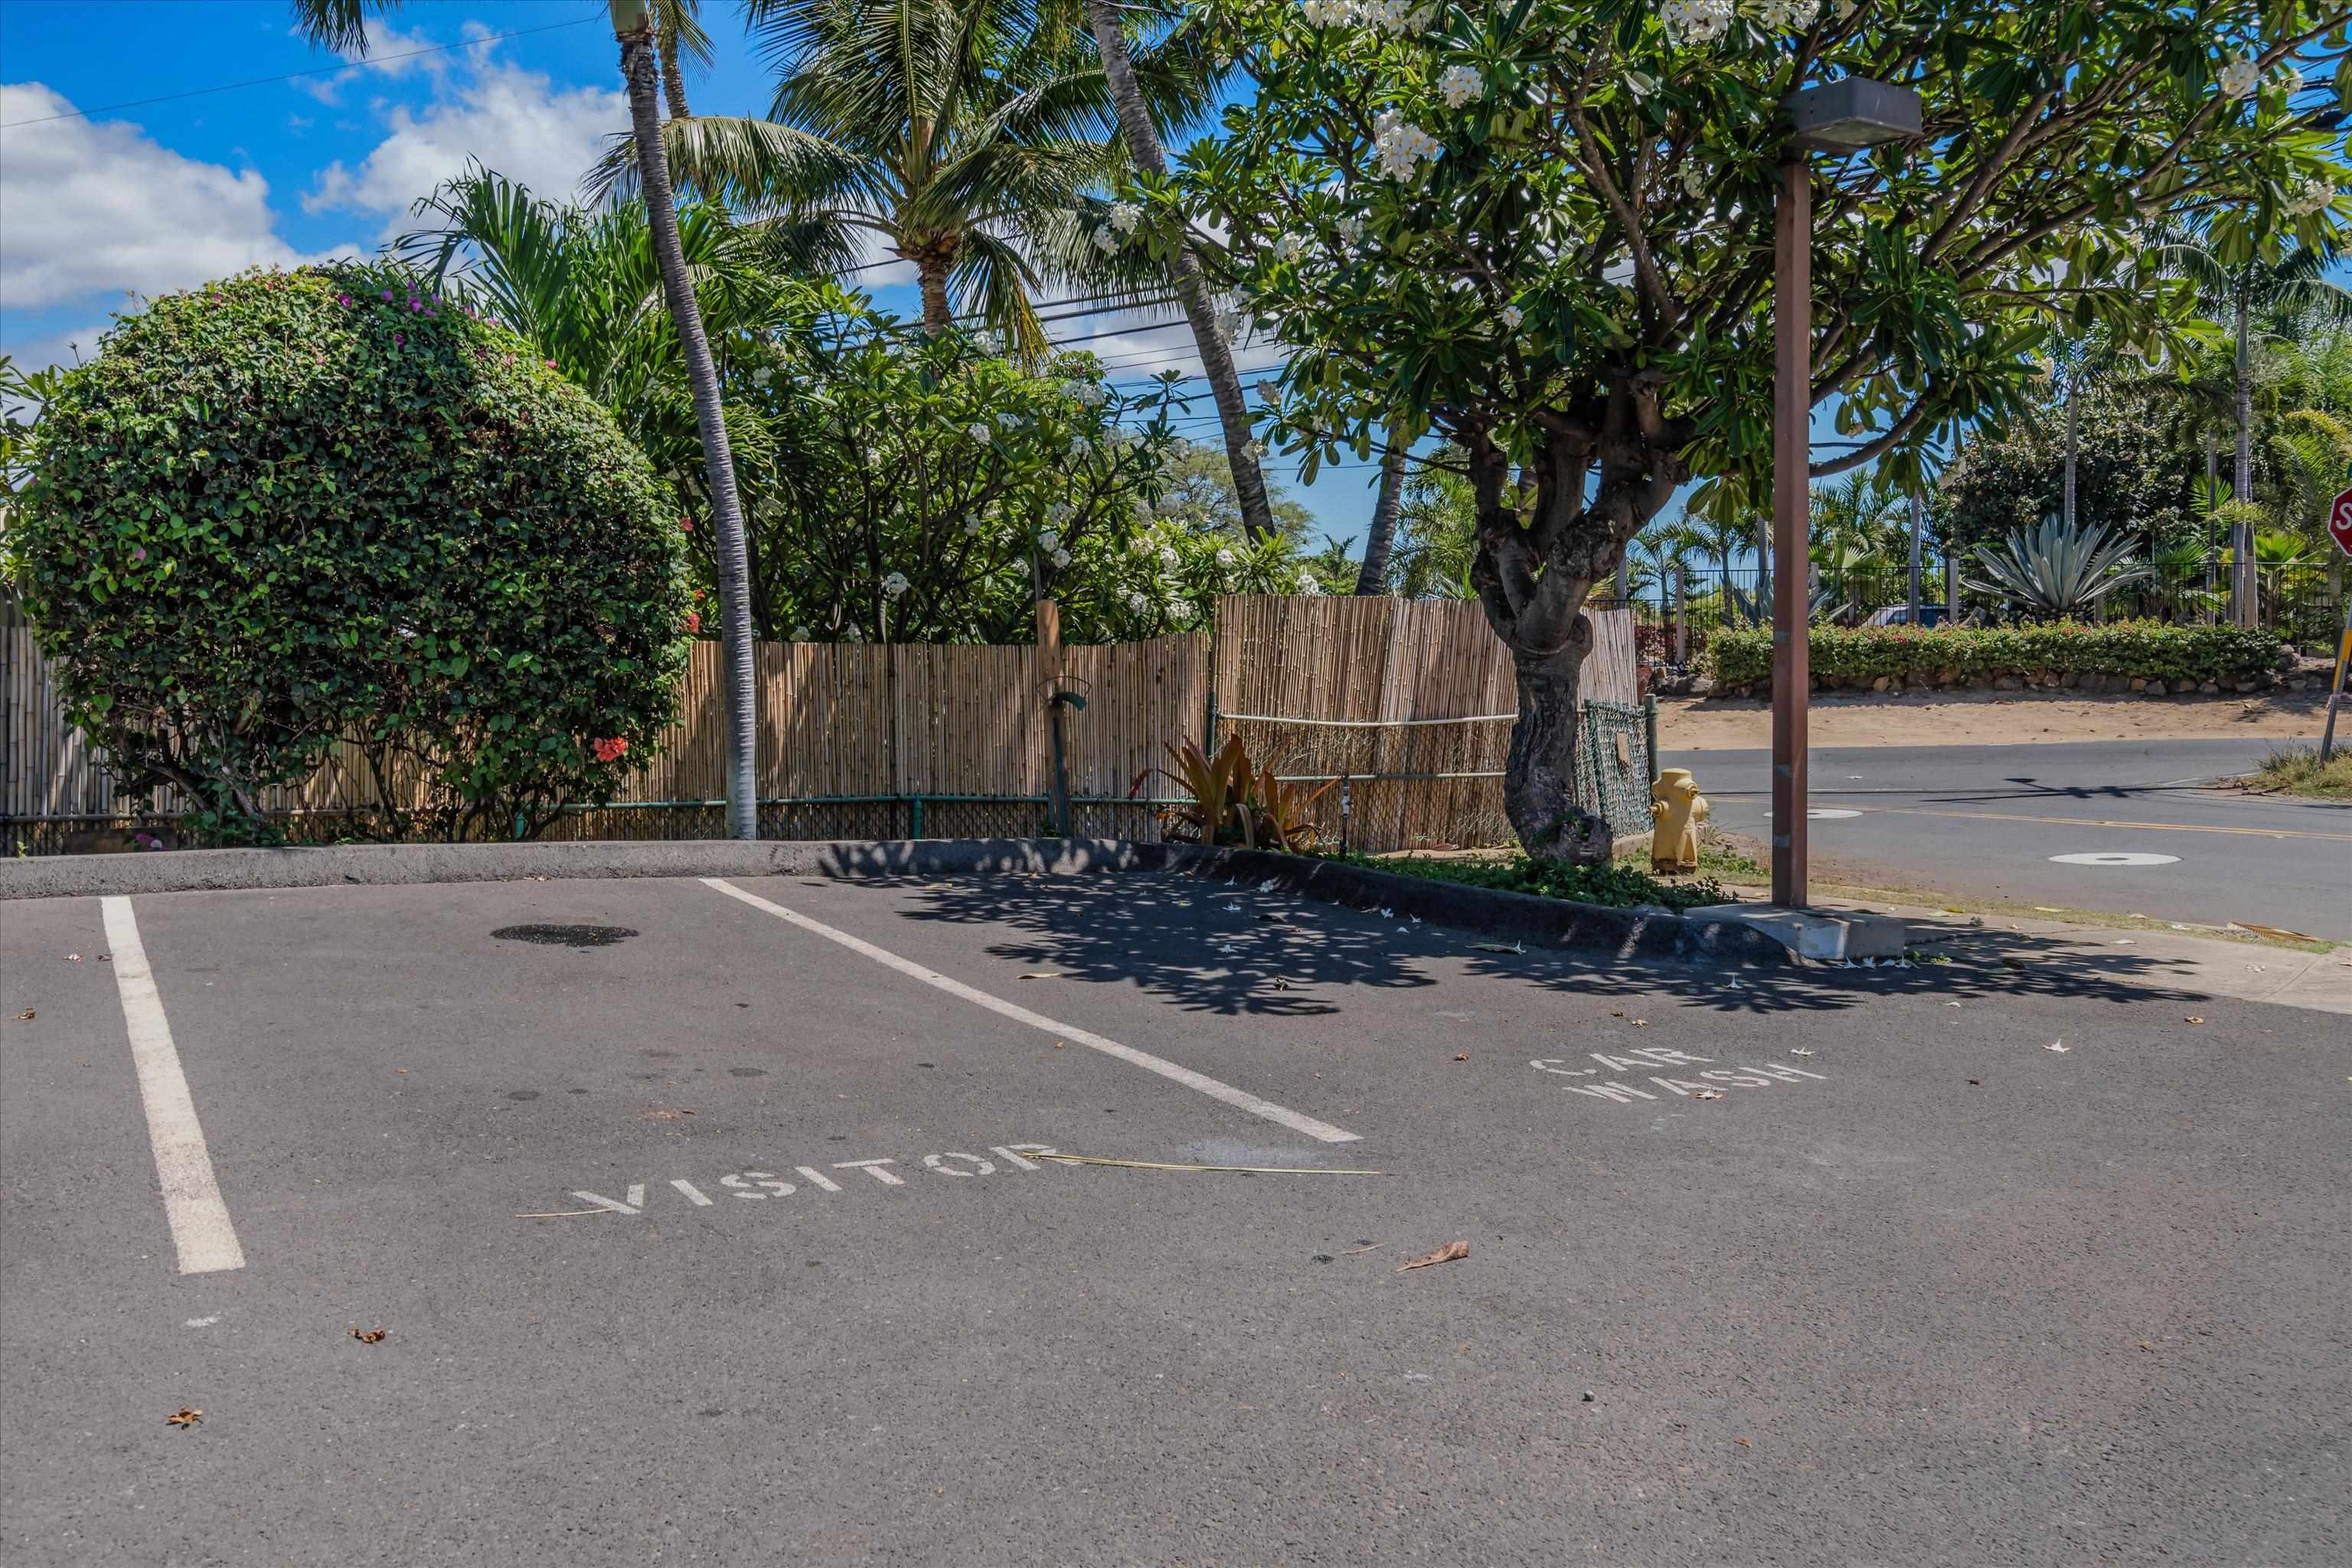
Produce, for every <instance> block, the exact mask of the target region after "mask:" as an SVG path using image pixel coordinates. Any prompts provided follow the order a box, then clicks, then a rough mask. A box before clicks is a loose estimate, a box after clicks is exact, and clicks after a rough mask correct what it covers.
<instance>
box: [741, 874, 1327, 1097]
mask: <svg viewBox="0 0 2352 1568" xmlns="http://www.w3.org/2000/svg"><path fill="white" fill-rule="evenodd" d="M702 881H703V884H704V885H705V886H706V887H710V888H716V889H718V890H719V891H720V892H722V893H724V894H726V895H727V896H728V897H729V898H730V899H735V900H740V902H743V903H747V904H749V905H751V907H752V908H753V909H755V910H766V911H767V912H768V913H770V914H772V915H773V916H775V917H776V918H777V919H778V920H781V921H790V922H791V923H792V924H793V925H796V926H798V927H800V928H801V929H802V930H803V931H808V932H811V933H812V934H814V935H816V936H821V937H823V938H824V939H825V940H826V941H827V942H839V943H840V944H841V945H842V946H844V947H845V948H847V949H849V951H850V952H855V953H859V954H862V955H864V956H865V957H867V958H870V959H872V960H873V961H874V962H875V963H879V964H883V965H886V966H887V967H888V968H891V969H895V970H897V971H898V973H901V974H904V975H907V976H908V977H909V978H911V979H915V980H919V981H921V982H922V983H923V984H926V985H929V986H934V987H936V988H938V989H939V990H941V991H944V992H946V993H947V994H950V996H961V997H962V998H963V999H964V1000H965V1001H967V1002H970V1003H972V1004H973V1005H977V1006H982V1007H985V1008H987V1009H988V1010H989V1011H990V1012H992V1013H996V1014H1000V1015H1002V1016H1004V1017H1007V1018H1010V1019H1012V1020H1013V1022H1015V1023H1017V1024H1026V1025H1028V1026H1030V1027H1031V1028H1033V1029H1042V1030H1044V1031H1045V1033H1047V1034H1049V1035H1052V1036H1053V1037H1055V1038H1056V1039H1060V1040H1066V1041H1068V1042H1070V1043H1071V1044H1073V1045H1080V1046H1084V1047H1087V1049H1088V1050H1093V1051H1100V1052H1101V1053H1102V1054H1103V1055H1105V1056H1107V1057H1117V1058H1118V1059H1119V1060H1120V1061H1123V1062H1129V1063H1131V1064H1133V1065H1134V1066H1136V1067H1139V1068H1143V1069H1144V1070H1145V1071H1146V1072H1154V1073H1158V1074H1159V1075H1160V1077H1161V1078H1164V1079H1170V1080H1171V1081H1172V1082H1175V1083H1181V1084H1182V1085H1183V1086H1184V1087H1185V1088H1187V1089H1197V1090H1199V1091H1200V1092H1201V1093H1202V1094H1205V1095H1207V1096H1208V1097H1209V1098H1210V1099H1212V1100H1223V1102H1224V1103H1225V1104H1227V1105H1230V1106H1233V1107H1234V1108H1235V1109H1236V1110H1246V1111H1248V1112H1249V1113H1250V1114H1251V1115H1252V1116H1262V1117H1264V1118H1265V1120H1266V1121H1276V1122H1279V1123H1281V1124H1282V1125H1283V1126H1285V1127H1287V1128H1289V1129H1290V1130H1291V1131H1294V1132H1304V1133H1305V1134H1307V1136H1308V1137H1309V1138H1315V1139H1319V1140H1320V1141H1322V1142H1326V1143H1353V1142H1356V1141H1357V1138H1358V1134H1356V1133H1353V1132H1350V1131H1348V1130H1347V1129H1346V1128H1344V1127H1334V1126H1332V1125H1331V1123H1329V1122H1328V1121H1317V1120H1316V1119H1315V1118H1314V1117H1312V1116H1307V1115H1305V1114H1303V1113H1302V1112H1299V1111H1296V1110H1290V1109H1289V1108H1287V1107H1286V1106H1280V1105H1276V1104H1275V1103H1274V1102H1273V1101H1272V1100H1260V1099H1259V1098H1258V1097H1257V1096H1256V1095H1254V1094H1252V1093H1250V1092H1249V1091H1248V1090H1246V1089H1235V1088H1234V1086H1233V1085H1232V1084H1229V1083H1221V1082H1219V1081H1218V1080H1217V1079H1213V1078H1211V1077H1209V1076H1208V1075H1207V1074H1206V1073H1198V1072H1194V1071H1193V1070H1192V1068H1188V1067H1179V1066H1178V1065H1177V1064H1176V1063H1174V1062H1171V1061H1169V1060H1168V1059H1167V1058H1163V1057H1155V1056H1153V1055H1152V1054H1151V1053H1150V1052H1149V1051H1139V1050H1137V1049H1136V1048H1135V1047H1132V1046H1122V1045H1120V1044H1119V1043H1118V1041H1117V1040H1113V1039H1108V1038H1105V1037H1103V1036H1101V1035H1097V1034H1095V1033H1094V1032H1093V1031H1091V1030H1087V1029H1081V1028H1078V1027H1077V1026H1075V1025H1071V1024H1065V1023H1061V1022H1059V1021H1057V1020H1055V1019H1053V1018H1048V1017H1046V1016H1045V1015H1044V1014H1043V1013H1033V1012H1031V1011H1030V1010H1029V1009H1028V1008H1026V1007H1024V1006H1021V1005H1019V1004H1017V1003H1013V1002H1007V1001H1006V1000H1004V999H1003V997H1001V996H992V995H990V994H988V993H987V992H985V991H981V990H976V989H974V988H973V987H971V986H970V985H966V984H964V983H963V982H962V981H961V980H951V979H950V978H949V977H948V976H946V975H944V974H941V973H939V972H938V971H937V970H935V969H926V968H924V967H923V966H922V965H921V964H919V963H915V962H914V961H913V960H911V959H905V958H901V957H899V956H898V954H897V953H895V952H888V951H887V950H885V949H883V948H879V947H877V946H875V945H874V944H873V943H872V942H866V941H863V940H861V939H859V938H857V937H854V936H852V935H850V934H849V933H848V932H847V931H835V929H834V928H833V927H831V926H829V925H826V924H825V923H824V921H814V920H811V919H810V918H809V917H808V916H806V915H804V914H802V913H800V912H799V911H798V910H788V909H786V908H784V906H783V905H782V904H779V903H772V902H771V901H770V900H766V899H763V898H761V897H760V896H759V895H758V894H757V893H747V892H745V891H744V890H743V889H740V888H739V887H736V886H735V885H734V884H733V883H731V882H729V881H728V880H726V879H724V878H720V877H705V878H703V879H702Z"/></svg>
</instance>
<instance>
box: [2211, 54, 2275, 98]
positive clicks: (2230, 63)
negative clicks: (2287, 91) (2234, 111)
mask: <svg viewBox="0 0 2352 1568" xmlns="http://www.w3.org/2000/svg"><path fill="white" fill-rule="evenodd" d="M2262 79H2263V76H2262V72H2261V71H2260V70H2258V69H2257V68H2255V66H2254V62H2253V61H2252V60H2250V59H2248V58H2246V57H2245V56H2243V55H2231V57H2230V58H2228V59H2227V60H2225V61H2223V62H2222V65H2221V70H2220V72H2219V73H2217V75H2216V76H2215V80H2216V81H2217V82H2219V83H2220V85H2221V96H2222V97H2223V98H2243V97H2245V96H2246V95H2247V94H2248V93H2250V92H2252V91H2253V90H2254V88H2255V85H2256V84H2257V83H2259V82H2260V81H2261V80H2262Z"/></svg>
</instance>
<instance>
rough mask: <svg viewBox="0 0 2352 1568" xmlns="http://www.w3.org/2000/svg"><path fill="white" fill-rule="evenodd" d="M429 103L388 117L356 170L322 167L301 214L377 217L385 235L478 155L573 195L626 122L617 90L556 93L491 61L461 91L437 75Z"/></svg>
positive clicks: (547, 192) (553, 191)
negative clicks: (339, 212)
mask: <svg viewBox="0 0 2352 1568" xmlns="http://www.w3.org/2000/svg"><path fill="white" fill-rule="evenodd" d="M385 122H386V124H387V125H389V126H390V128H391V132H392V133H391V134H390V135H389V136H387V137H386V138H385V139H384V140H383V142H380V143H379V144H378V145H377V146H376V148H375V150H374V151H373V152H372V153H369V154H368V155H367V156H366V157H365V158H363V159H362V160H361V162H360V163H359V166H358V167H357V168H355V169H354V168H351V167H348V166H346V165H345V164H344V163H342V162H341V161H340V160H338V161H337V162H335V163H331V164H329V165H328V166H327V167H326V168H325V169H323V170H321V171H320V174H319V177H318V181H317V183H316V184H314V185H313V186H312V187H311V189H310V192H309V194H308V195H304V196H303V198H302V210H303V211H305V212H310V213H318V212H324V211H328V210H331V209H343V210H348V211H352V212H359V213H366V214H373V215H380V216H383V217H384V218H385V219H386V227H385V230H384V232H385V234H386V235H387V236H389V235H391V234H394V233H397V232H398V231H399V230H400V229H401V228H403V227H404V226H405V222H406V216H407V212H408V208H409V205H410V204H411V203H413V202H415V200H416V199H417V198H418V197H419V196H422V195H427V194H428V193H430V192H431V191H432V189H433V187H434V186H436V185H437V184H440V183H441V182H442V181H444V180H446V179H448V178H450V177H451V176H453V175H456V174H463V173H464V172H465V168H466V163H467V159H468V158H478V159H479V160H481V162H482V163H485V164H487V165H488V167H490V168H492V169H495V170H497V171H498V172H499V174H504V175H506V176H507V177H508V178H509V179H510V180H516V181H519V182H520V183H521V184H525V185H528V186H530V189H531V192H532V194H534V195H541V196H545V197H547V198H549V199H551V200H554V201H565V200H572V199H575V198H576V197H577V195H578V193H579V187H580V182H581V178H582V176H583V175H585V174H587V173H588V170H589V168H590V166H591V165H593V163H595V162H596V160H597V159H598V158H599V157H600V156H602V155H603V153H604V147H605V144H606V142H607V139H608V138H609V137H610V136H611V135H612V133H613V132H617V131H625V130H627V129H628V125H629V106H628V100H626V98H625V97H624V96H623V95H622V93H621V91H620V89H619V88H618V87H617V86H616V87H614V88H613V89H599V88H591V87H582V88H570V89H557V88H556V87H555V86H554V84H553V83H551V81H550V80H549V79H547V78H546V77H545V76H542V75H541V74H540V73H538V72H536V71H527V70H523V69H520V68H516V67H511V66H497V65H492V66H489V67H487V68H484V69H482V70H481V71H480V72H479V73H478V74H477V75H476V76H475V77H474V78H473V79H471V80H469V81H467V82H465V83H464V84H462V85H459V84H457V82H456V81H455V79H453V78H448V77H436V85H435V93H434V99H433V101H432V102H431V103H429V104H427V105H426V106H425V108H424V110H422V111H421V112H420V111H418V110H412V109H410V108H408V107H406V106H405V105H400V106H395V107H394V108H393V109H391V110H389V111H388V112H387V114H386V120H385Z"/></svg>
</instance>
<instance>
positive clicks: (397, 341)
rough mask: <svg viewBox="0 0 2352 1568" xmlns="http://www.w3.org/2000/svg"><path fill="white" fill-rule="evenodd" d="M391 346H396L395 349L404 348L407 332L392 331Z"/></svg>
mask: <svg viewBox="0 0 2352 1568" xmlns="http://www.w3.org/2000/svg"><path fill="white" fill-rule="evenodd" d="M392 346H393V347H394V348H396V349H404V348H406V347H407V346H408V334H407V333H406V332H394V333H393V334H392Z"/></svg>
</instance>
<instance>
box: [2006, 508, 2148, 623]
mask: <svg viewBox="0 0 2352 1568" xmlns="http://www.w3.org/2000/svg"><path fill="white" fill-rule="evenodd" d="M2130 548H2131V542H2130V541H2128V540H2126V539H2121V538H2117V539H2113V540H2110V539H2108V538H2107V528H2106V525H2105V523H2096V524H2094V525H2092V526H2091V527H2088V528H2076V529H2070V528H2068V527H2067V526H2066V525H2065V524H2064V523H2063V522H2062V521H2059V520H2058V519H2056V518H2054V517H2050V518H2044V519H2042V526H2041V527H2039V528H2037V529H2035V530H2033V531H2031V532H2028V531H2026V530H2024V529H2019V530H2018V531H2016V532H2014V533H2012V534H2011V535H2010V536H2009V538H2008V539H2007V540H2006V541H2004V542H2003V543H2002V546H2001V548H2000V549H1999V550H1995V549H1994V548H1993V547H1992V546H1991V545H1989V544H1979V545H1978V546H1977V551H1976V563H1977V564H1978V565H1979V567H1981V568H1982V569H1983V571H1984V574H1985V575H1986V576H1987V577H1988V578H1990V579H1991V580H1990V582H1979V581H1978V580H1976V579H1974V578H1971V579H1969V584H1968V585H1969V587H1971V588H1973V589H1975V590H1976V591H1977V592H1978V593H1979V594H1994V595H2000V596H2001V597H2003V598H2007V599H2011V600H2013V601H2016V602H2018V603H2020V604H2021V605H2024V606H2025V608H2026V609H2027V611H2028V612H2030V613H2032V614H2034V615H2041V616H2072V615H2076V614H2079V613H2080V612H2082V611H2084V610H2086V609H2088V608H2090V607H2091V606H2092V605H2095V604H2097V603H2098V602H2099V601H2100V600H2101V599H2103V598H2105V596H2106V595H2109V594H2112V593H2114V592H2115V591H2116V589H2117V588H2122V587H2127V586H2129V585H2130V584H2134V583H2142V582H2146V581H2147V579H2148V578H2150V577H2153V576H2154V575H2156V569H2155V568H2154V567H2152V566H2150V565H2149V564H2148V563H2147V562H2145V561H2134V560H2132V559H2131V558H2130V556H2129V555H2128V553H2127V552H2128V551H2129V550H2130Z"/></svg>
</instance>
